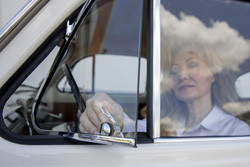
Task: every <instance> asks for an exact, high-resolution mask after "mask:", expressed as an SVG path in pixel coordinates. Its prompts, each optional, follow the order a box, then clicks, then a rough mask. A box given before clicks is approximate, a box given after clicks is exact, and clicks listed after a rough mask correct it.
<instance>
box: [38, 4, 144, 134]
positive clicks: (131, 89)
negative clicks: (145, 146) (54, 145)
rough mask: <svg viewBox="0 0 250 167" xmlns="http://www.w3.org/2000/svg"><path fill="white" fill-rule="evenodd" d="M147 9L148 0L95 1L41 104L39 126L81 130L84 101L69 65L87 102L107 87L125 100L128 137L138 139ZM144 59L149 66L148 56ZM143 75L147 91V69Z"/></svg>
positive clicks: (116, 97) (117, 98)
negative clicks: (73, 85) (143, 23)
mask: <svg viewBox="0 0 250 167" xmlns="http://www.w3.org/2000/svg"><path fill="white" fill-rule="evenodd" d="M141 8H142V1H134V0H128V1H123V0H111V1H101V0H99V1H96V2H95V3H94V5H93V7H92V8H91V10H90V12H89V13H88V14H87V16H86V18H85V19H84V20H83V22H82V23H81V25H80V27H79V28H78V30H77V32H76V34H75V35H74V38H73V40H72V42H71V44H70V45H69V47H68V50H67V53H65V55H64V58H63V60H62V62H61V63H60V64H59V66H58V68H57V69H56V71H55V73H54V75H53V77H52V79H51V80H50V83H49V85H48V86H47V87H46V90H45V92H44V94H43V95H42V98H41V101H40V103H39V104H38V105H37V111H36V114H35V117H36V123H37V125H38V128H39V129H42V130H44V131H53V132H80V130H79V129H78V124H79V112H80V110H79V104H77V103H76V99H75V98H74V94H73V92H72V90H71V88H70V86H69V84H68V82H69V80H68V79H67V77H66V75H65V73H64V72H65V71H63V70H64V69H63V68H64V67H66V66H68V70H69V71H70V72H71V73H72V76H73V78H74V80H75V82H76V84H77V85H78V88H79V90H80V92H81V96H82V97H83V100H84V102H85V103H86V102H87V100H88V99H90V98H91V97H93V96H94V95H95V94H96V93H100V92H101V93H105V94H107V95H108V96H109V97H110V98H111V99H112V100H113V101H115V102H116V103H118V104H119V105H121V107H122V108H123V111H124V113H125V114H126V116H128V119H129V123H130V124H129V130H128V131H126V132H124V137H132V138H134V134H135V133H134V132H135V131H136V118H137V105H138V97H137V92H138V90H137V89H138V81H139V79H138V77H139V75H138V72H139V71H138V68H139V63H140V61H139V60H140V57H139V56H140V54H139V51H140V31H141V18H142V15H141V14H142V9H141ZM128 11H129V12H128ZM142 59H143V60H142V62H143V63H142V64H143V66H144V67H145V68H146V61H145V58H142ZM145 68H144V69H145ZM141 78H144V80H143V82H142V85H144V86H140V87H142V88H141V92H142V94H143V93H145V89H146V88H145V82H146V69H145V70H144V76H143V75H142V76H141ZM118 137H121V136H119V135H118Z"/></svg>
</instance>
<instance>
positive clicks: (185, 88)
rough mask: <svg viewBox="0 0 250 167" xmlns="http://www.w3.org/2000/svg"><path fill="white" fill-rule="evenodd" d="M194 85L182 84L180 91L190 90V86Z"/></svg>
mask: <svg viewBox="0 0 250 167" xmlns="http://www.w3.org/2000/svg"><path fill="white" fill-rule="evenodd" d="M193 87H194V85H182V86H180V87H179V90H180V91H185V90H188V89H189V88H193Z"/></svg>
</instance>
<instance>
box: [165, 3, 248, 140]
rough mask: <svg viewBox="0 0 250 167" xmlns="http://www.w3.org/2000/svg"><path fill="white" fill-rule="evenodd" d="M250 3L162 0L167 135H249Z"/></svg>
mask: <svg viewBox="0 0 250 167" xmlns="http://www.w3.org/2000/svg"><path fill="white" fill-rule="evenodd" d="M249 9H250V5H249V4H248V3H245V2H239V1H220V0H211V1H202V0H192V1H186V0H168V1H167V0H162V6H161V123H160V124H161V125H160V131H161V136H162V137H164V136H178V137H197V136H245V135H250V127H249V123H250V121H249V117H248V115H249V111H250V110H249V109H250V105H249V104H250V103H249V102H250V101H249V100H250V99H249V92H250V89H249V86H248V85H249V83H250V80H249V72H250V68H249V67H250V66H249V65H250V42H249V39H250V32H249V27H250V21H249V19H248V16H249V14H250V10H249Z"/></svg>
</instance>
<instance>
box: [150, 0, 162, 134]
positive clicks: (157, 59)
mask: <svg viewBox="0 0 250 167" xmlns="http://www.w3.org/2000/svg"><path fill="white" fill-rule="evenodd" d="M160 7H161V0H153V107H152V108H153V138H157V137H160V111H161V108H160V94H161V90H160V76H161V34H160V30H161V29H160Z"/></svg>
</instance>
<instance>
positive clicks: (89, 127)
mask: <svg viewBox="0 0 250 167" xmlns="http://www.w3.org/2000/svg"><path fill="white" fill-rule="evenodd" d="M102 108H106V109H107V110H108V112H109V113H110V114H111V115H112V117H113V118H114V119H115V122H116V125H119V126H120V127H121V129H122V127H123V109H122V107H121V106H120V105H119V104H118V103H116V102H115V101H113V100H112V99H111V98H110V97H109V96H108V95H107V94H105V93H96V94H95V95H94V96H93V97H92V98H90V99H89V100H87V102H86V110H85V111H84V112H83V113H82V115H81V117H80V125H79V129H80V131H81V132H82V133H91V134H99V131H100V127H101V124H102V123H104V122H110V123H112V121H111V120H110V119H109V118H108V117H107V116H106V115H104V114H103V113H102V111H101V109H102Z"/></svg>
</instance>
